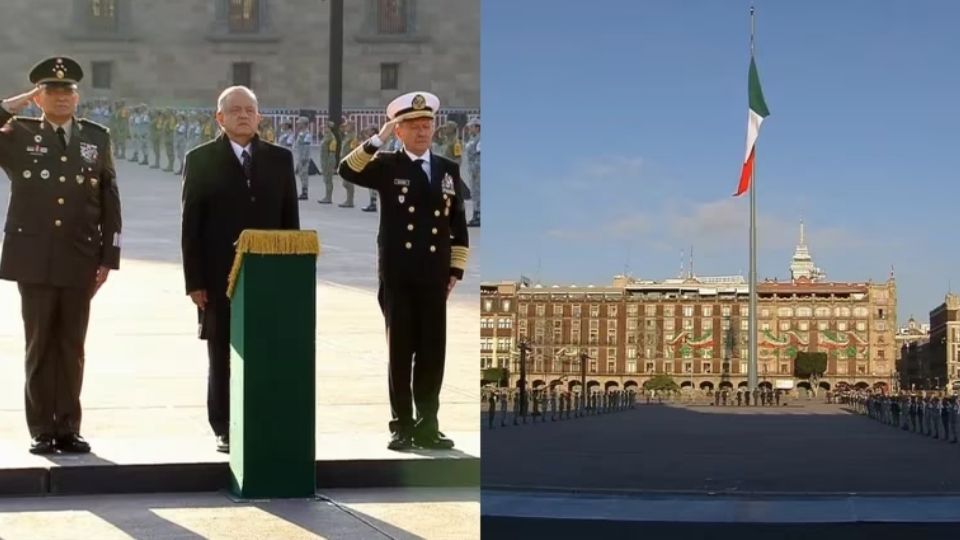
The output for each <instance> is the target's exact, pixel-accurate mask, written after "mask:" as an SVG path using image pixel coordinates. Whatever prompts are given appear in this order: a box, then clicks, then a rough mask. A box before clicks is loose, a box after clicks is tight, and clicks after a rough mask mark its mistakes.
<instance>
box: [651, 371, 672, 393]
mask: <svg viewBox="0 0 960 540" xmlns="http://www.w3.org/2000/svg"><path fill="white" fill-rule="evenodd" d="M643 389H644V390H659V391H664V390H666V391H668V392H677V391H679V390H680V386H679V385H677V382H676V381H674V380H673V377H671V376H669V375H665V374H662V373H661V374H659V375H654V376H653V377H652V378H650V379H649V380H648V381H646V382H645V383H643Z"/></svg>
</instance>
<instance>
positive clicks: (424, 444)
mask: <svg viewBox="0 0 960 540" xmlns="http://www.w3.org/2000/svg"><path fill="white" fill-rule="evenodd" d="M413 443H414V444H415V445H417V446H419V447H420V448H428V449H430V450H449V449H451V448H453V441H452V440H450V439H448V438H447V437H446V436H445V435H444V434H443V433H440V432H439V431H434V432H433V433H427V434H417V435H415V436H414V437H413Z"/></svg>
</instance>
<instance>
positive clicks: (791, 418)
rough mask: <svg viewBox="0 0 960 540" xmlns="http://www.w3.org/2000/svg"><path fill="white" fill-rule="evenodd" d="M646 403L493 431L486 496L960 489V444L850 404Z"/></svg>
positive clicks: (487, 448)
mask: <svg viewBox="0 0 960 540" xmlns="http://www.w3.org/2000/svg"><path fill="white" fill-rule="evenodd" d="M791 405H794V406H791V407H781V408H779V409H777V408H752V407H751V408H736V407H712V406H705V405H694V406H684V405H639V406H638V407H637V409H635V410H633V411H626V412H618V413H612V414H608V415H602V416H594V417H586V418H579V419H573V420H564V421H562V422H557V423H550V422H548V423H536V424H527V425H524V426H516V427H514V426H508V427H506V428H495V429H493V430H487V429H484V432H483V441H482V453H483V468H482V472H481V474H482V482H483V488H484V490H487V489H492V488H508V489H521V490H540V489H551V488H555V489H558V490H561V491H569V490H586V491H591V490H593V491H610V492H631V493H636V492H693V493H702V492H718V493H738V492H740V493H794V494H798V493H852V492H855V493H932V494H944V493H957V492H960V488H958V486H960V445H956V444H949V443H946V442H943V441H937V440H934V439H930V438H927V437H923V436H920V435H916V434H912V433H907V432H904V431H900V430H898V429H894V428H891V427H889V426H886V425H883V424H880V423H878V422H875V421H873V420H870V419H867V418H865V417H862V416H859V415H855V414H852V413H849V412H847V411H845V410H844V409H842V408H841V406H839V405H827V404H823V403H819V402H815V401H814V402H805V403H804V402H796V403H791Z"/></svg>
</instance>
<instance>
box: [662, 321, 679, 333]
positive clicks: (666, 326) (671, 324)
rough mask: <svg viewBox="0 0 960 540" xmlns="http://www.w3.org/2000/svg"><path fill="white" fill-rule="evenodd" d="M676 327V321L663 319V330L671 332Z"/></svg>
mask: <svg viewBox="0 0 960 540" xmlns="http://www.w3.org/2000/svg"><path fill="white" fill-rule="evenodd" d="M676 327H677V322H676V321H675V320H673V319H667V320H665V321H663V330H664V331H665V332H673V331H674V330H675V329H676Z"/></svg>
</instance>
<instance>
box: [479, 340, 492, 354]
mask: <svg viewBox="0 0 960 540" xmlns="http://www.w3.org/2000/svg"><path fill="white" fill-rule="evenodd" d="M480 350H481V351H492V350H493V338H480Z"/></svg>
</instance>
